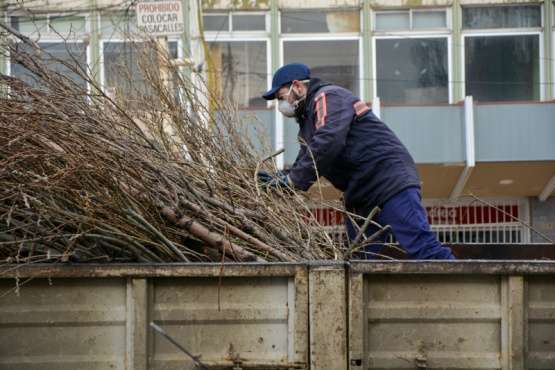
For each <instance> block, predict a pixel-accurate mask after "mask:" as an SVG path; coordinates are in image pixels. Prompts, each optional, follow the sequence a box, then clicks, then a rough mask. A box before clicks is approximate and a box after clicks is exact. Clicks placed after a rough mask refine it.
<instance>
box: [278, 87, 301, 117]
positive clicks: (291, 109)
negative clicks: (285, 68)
mask: <svg viewBox="0 0 555 370" xmlns="http://www.w3.org/2000/svg"><path fill="white" fill-rule="evenodd" d="M291 91H293V85H292V84H291V87H290V88H289V91H288V92H287V94H285V95H283V99H282V100H280V101H279V102H278V110H279V111H280V112H281V114H283V115H284V116H285V117H288V118H293V117H295V110H296V109H297V108H298V107H299V103H300V102H302V101H303V100H305V99H306V95H305V96H303V97H302V98H299V99H297V100H295V101H294V102H293V103H289V95H291Z"/></svg>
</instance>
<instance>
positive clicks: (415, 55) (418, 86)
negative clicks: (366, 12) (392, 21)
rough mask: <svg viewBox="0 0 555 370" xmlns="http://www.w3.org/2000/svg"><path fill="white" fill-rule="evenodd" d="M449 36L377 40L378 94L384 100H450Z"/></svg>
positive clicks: (385, 101)
mask: <svg viewBox="0 0 555 370" xmlns="http://www.w3.org/2000/svg"><path fill="white" fill-rule="evenodd" d="M447 58H448V57H447V38H428V39H426V38H422V39H378V40H376V78H377V95H378V96H379V97H380V99H381V101H383V102H384V103H401V104H425V103H447V102H448V101H449V91H448V86H447V85H448V78H449V76H448V64H447Z"/></svg>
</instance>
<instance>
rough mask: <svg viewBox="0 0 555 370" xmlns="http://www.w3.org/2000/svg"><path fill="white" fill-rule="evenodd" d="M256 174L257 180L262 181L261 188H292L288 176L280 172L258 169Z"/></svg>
mask: <svg viewBox="0 0 555 370" xmlns="http://www.w3.org/2000/svg"><path fill="white" fill-rule="evenodd" d="M257 176H258V181H260V182H263V184H262V189H269V188H278V189H288V190H289V189H293V183H292V182H291V181H290V180H289V176H287V175H283V174H282V173H281V172H271V173H269V172H265V171H260V172H258V173H257Z"/></svg>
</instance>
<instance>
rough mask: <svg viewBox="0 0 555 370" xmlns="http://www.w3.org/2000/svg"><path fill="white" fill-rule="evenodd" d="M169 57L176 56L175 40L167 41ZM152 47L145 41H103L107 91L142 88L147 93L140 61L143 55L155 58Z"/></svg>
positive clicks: (126, 90)
mask: <svg viewBox="0 0 555 370" xmlns="http://www.w3.org/2000/svg"><path fill="white" fill-rule="evenodd" d="M168 46H169V55H170V58H177V42H176V41H170V42H168ZM154 50H155V49H154V48H153V47H152V45H150V43H147V42H129V41H105V42H104V43H103V48H102V63H103V66H104V87H105V89H106V91H107V92H108V93H112V92H114V91H115V90H116V89H117V90H119V91H122V92H131V91H133V90H134V89H139V90H143V91H144V92H145V94H148V89H149V87H148V84H147V83H146V81H145V76H144V75H143V74H142V73H141V70H142V69H141V67H140V65H141V63H144V60H142V58H144V57H145V56H146V57H148V58H149V60H157V58H156V55H154V54H153V53H154Z"/></svg>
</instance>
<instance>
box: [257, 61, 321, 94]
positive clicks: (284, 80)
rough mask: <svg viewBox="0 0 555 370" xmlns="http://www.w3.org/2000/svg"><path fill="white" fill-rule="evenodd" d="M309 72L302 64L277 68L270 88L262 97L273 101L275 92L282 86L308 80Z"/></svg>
mask: <svg viewBox="0 0 555 370" xmlns="http://www.w3.org/2000/svg"><path fill="white" fill-rule="evenodd" d="M309 79H310V70H309V69H308V67H307V66H305V65H304V64H302V63H290V64H286V65H284V66H282V67H281V68H279V69H278V70H277V71H276V73H275V74H274V78H273V79H272V88H271V89H270V90H268V92H267V93H265V94H264V95H262V97H263V98H264V99H266V100H274V99H275V98H276V91H278V90H279V89H280V88H281V87H282V86H283V85H286V84H289V83H291V82H293V81H295V80H298V81H302V80H309Z"/></svg>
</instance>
